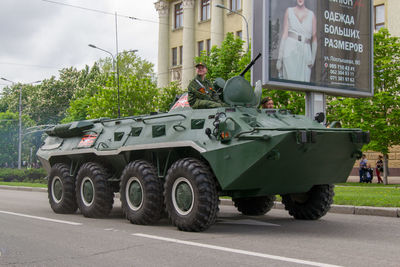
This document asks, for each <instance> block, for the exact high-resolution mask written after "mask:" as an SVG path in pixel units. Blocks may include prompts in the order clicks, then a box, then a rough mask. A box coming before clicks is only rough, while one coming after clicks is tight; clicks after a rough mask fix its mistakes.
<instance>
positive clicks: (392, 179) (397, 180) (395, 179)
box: [347, 175, 400, 184]
mask: <svg viewBox="0 0 400 267" xmlns="http://www.w3.org/2000/svg"><path fill="white" fill-rule="evenodd" d="M382 179H383V176H382ZM347 182H352V183H358V182H360V177H358V176H349V178H348V179H347ZM377 182H378V178H377V177H376V175H374V178H373V179H372V183H374V184H376V183H377ZM388 183H389V184H400V176H389V177H388Z"/></svg>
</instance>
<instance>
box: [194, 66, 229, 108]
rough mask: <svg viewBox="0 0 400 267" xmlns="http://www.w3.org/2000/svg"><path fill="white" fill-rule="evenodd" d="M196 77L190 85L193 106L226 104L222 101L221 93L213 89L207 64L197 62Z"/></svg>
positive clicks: (203, 106) (207, 106)
mask: <svg viewBox="0 0 400 267" xmlns="http://www.w3.org/2000/svg"><path fill="white" fill-rule="evenodd" d="M195 67H196V77H194V79H193V80H192V81H191V82H190V83H189V86H188V101H189V105H190V106H191V107H192V108H195V109H197V108H218V107H223V106H225V104H224V103H223V102H222V101H221V99H220V97H219V94H218V93H217V92H216V91H215V90H214V89H213V87H212V83H211V82H210V81H209V80H207V78H206V75H207V72H208V69H207V66H206V65H205V64H204V63H201V62H200V63H197V64H196V65H195Z"/></svg>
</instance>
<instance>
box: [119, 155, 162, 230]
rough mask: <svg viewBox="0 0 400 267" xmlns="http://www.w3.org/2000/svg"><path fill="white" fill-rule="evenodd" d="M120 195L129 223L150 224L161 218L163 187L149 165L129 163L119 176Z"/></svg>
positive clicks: (145, 163)
mask: <svg viewBox="0 0 400 267" xmlns="http://www.w3.org/2000/svg"><path fill="white" fill-rule="evenodd" d="M120 193H121V203H122V210H123V211H124V214H125V215H126V218H127V219H128V220H129V221H130V222H131V223H134V224H151V223H154V222H156V221H158V220H159V219H160V218H161V215H162V212H163V210H164V207H163V185H162V181H161V179H160V178H158V177H157V174H156V170H155V169H154V167H153V166H152V165H151V164H150V163H148V162H146V161H143V160H137V161H134V162H131V163H129V164H128V165H127V166H126V167H125V169H124V171H123V173H122V176H121V191H120Z"/></svg>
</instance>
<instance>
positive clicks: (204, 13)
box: [200, 0, 210, 21]
mask: <svg viewBox="0 0 400 267" xmlns="http://www.w3.org/2000/svg"><path fill="white" fill-rule="evenodd" d="M200 5H201V6H200V12H201V15H200V20H201V21H204V20H209V19H210V0H201V1H200Z"/></svg>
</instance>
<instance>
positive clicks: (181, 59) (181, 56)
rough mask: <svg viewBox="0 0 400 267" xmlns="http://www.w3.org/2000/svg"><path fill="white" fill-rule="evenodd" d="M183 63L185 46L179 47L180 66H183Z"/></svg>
mask: <svg viewBox="0 0 400 267" xmlns="http://www.w3.org/2000/svg"><path fill="white" fill-rule="evenodd" d="M182 62H183V46H180V47H179V65H182Z"/></svg>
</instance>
